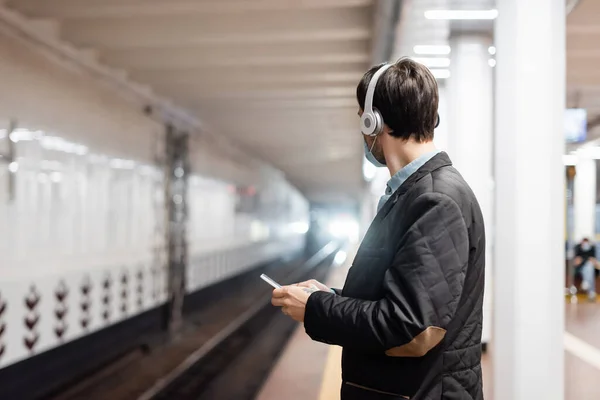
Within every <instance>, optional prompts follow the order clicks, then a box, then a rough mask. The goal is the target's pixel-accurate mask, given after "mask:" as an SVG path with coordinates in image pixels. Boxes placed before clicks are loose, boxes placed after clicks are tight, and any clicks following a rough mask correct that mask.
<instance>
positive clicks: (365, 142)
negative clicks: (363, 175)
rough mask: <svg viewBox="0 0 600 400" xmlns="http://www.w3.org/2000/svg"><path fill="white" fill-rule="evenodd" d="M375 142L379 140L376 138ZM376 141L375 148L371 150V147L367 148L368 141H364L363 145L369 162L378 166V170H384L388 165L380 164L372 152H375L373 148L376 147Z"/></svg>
mask: <svg viewBox="0 0 600 400" xmlns="http://www.w3.org/2000/svg"><path fill="white" fill-rule="evenodd" d="M375 140H377V138H375ZM375 140H374V141H373V146H371V149H370V150H369V146H367V141H366V140H364V139H363V144H364V146H365V157H366V158H367V160H368V161H369V162H370V163H371V164H373V165H374V166H376V167H377V168H383V167H385V166H386V165H385V164H382V163H380V162H379V161H377V159H376V158H375V156H374V155H373V153H372V152H371V151H372V150H373V147H374V146H375Z"/></svg>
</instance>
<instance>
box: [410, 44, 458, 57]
mask: <svg viewBox="0 0 600 400" xmlns="http://www.w3.org/2000/svg"><path fill="white" fill-rule="evenodd" d="M413 51H414V52H415V54H419V55H427V56H438V55H446V54H450V46H447V45H417V46H415V47H413Z"/></svg>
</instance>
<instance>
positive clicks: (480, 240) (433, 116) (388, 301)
mask: <svg viewBox="0 0 600 400" xmlns="http://www.w3.org/2000/svg"><path fill="white" fill-rule="evenodd" d="M357 98H358V103H359V115H360V116H361V130H362V133H363V138H362V140H363V142H364V149H365V155H366V157H367V159H368V160H369V161H370V162H371V163H373V164H374V165H376V166H378V167H387V168H388V169H389V171H390V175H391V177H392V178H391V179H390V180H389V182H388V185H387V189H386V193H385V194H383V196H382V198H381V200H380V202H379V210H378V213H377V215H376V217H375V219H374V220H373V222H372V223H371V226H370V228H369V230H368V232H367V233H366V236H365V238H364V239H363V241H362V243H361V245H360V248H359V249H358V252H357V254H356V257H355V259H354V262H353V264H352V268H351V269H350V271H349V273H348V276H347V278H346V282H345V284H344V287H343V289H341V290H340V289H330V288H329V287H327V286H326V285H324V284H322V283H320V282H317V281H315V280H310V281H307V282H302V283H299V284H296V285H291V286H284V287H282V288H281V289H276V290H274V291H273V298H272V303H273V305H275V306H279V307H282V311H283V313H284V314H286V315H288V316H290V317H291V318H293V319H295V320H296V321H300V322H304V327H305V330H306V332H307V334H308V335H309V336H310V337H311V338H312V339H313V340H316V341H319V342H323V343H327V344H332V345H339V346H342V347H343V357H342V380H343V384H342V388H341V398H342V400H353V399H363V400H364V399H408V398H410V399H430V400H433V399H436V400H437V399H442V398H443V399H448V400H451V399H452V400H462V399H475V400H480V399H483V390H482V377H481V326H482V306H483V292H484V290H483V289H484V268H485V233H484V222H483V216H482V214H481V210H480V208H479V205H478V202H477V199H476V198H475V196H474V194H473V192H472V191H471V189H470V188H469V186H468V185H467V183H466V182H465V181H464V179H463V178H462V177H461V175H460V174H459V173H458V171H457V170H456V169H455V168H454V167H453V166H452V162H451V161H450V158H449V157H448V155H447V154H446V153H444V152H439V151H437V150H436V148H435V146H434V145H433V135H434V129H435V127H436V126H437V122H438V121H439V117H438V115H437V108H438V87H437V82H436V80H435V78H434V77H433V75H432V73H431V71H429V70H428V69H427V68H426V67H425V66H423V65H422V64H419V63H417V62H415V61H413V60H410V59H401V60H399V61H398V62H396V63H394V64H391V65H388V64H384V65H379V66H376V67H373V68H371V69H370V70H369V71H368V72H367V73H366V74H365V75H364V76H363V78H362V80H361V81H360V83H359V84H358V87H357ZM473 145H474V149H475V148H476V146H477V144H476V143H474V144H473Z"/></svg>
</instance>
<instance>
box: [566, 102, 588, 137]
mask: <svg viewBox="0 0 600 400" xmlns="http://www.w3.org/2000/svg"><path fill="white" fill-rule="evenodd" d="M586 136H587V111H586V110H585V109H584V108H568V109H566V110H565V140H566V141H567V143H580V142H583V141H584V140H585V138H586Z"/></svg>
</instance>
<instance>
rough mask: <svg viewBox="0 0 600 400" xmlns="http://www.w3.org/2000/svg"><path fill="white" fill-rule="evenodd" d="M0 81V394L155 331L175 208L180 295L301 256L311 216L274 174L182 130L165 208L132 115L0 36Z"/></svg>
mask: <svg viewBox="0 0 600 400" xmlns="http://www.w3.org/2000/svg"><path fill="white" fill-rule="evenodd" d="M0 77H6V78H5V79H2V82H3V91H4V93H5V94H10V95H6V96H1V97H0V260H1V261H0V377H1V380H3V381H4V382H6V384H9V378H10V379H14V382H17V381H18V380H19V379H20V380H21V381H22V380H23V379H24V374H26V375H27V376H28V379H36V378H35V377H36V375H39V378H40V379H43V378H44V377H43V375H44V374H45V375H47V376H46V378H44V379H51V375H52V374H56V373H58V372H57V369H60V368H63V367H64V366H63V365H58V364H57V363H58V362H59V360H61V359H62V360H64V361H65V362H67V361H68V362H71V364H74V365H72V366H71V367H72V368H78V366H77V363H78V362H84V361H86V360H85V358H91V357H95V356H96V355H97V354H98V353H102V352H106V353H110V352H111V351H113V350H114V351H115V352H116V349H113V348H112V347H113V346H116V347H118V346H119V345H120V344H119V343H120V342H119V341H126V340H127V339H126V338H125V336H124V335H126V334H131V333H132V332H133V334H135V332H139V331H140V330H144V329H148V327H149V326H155V325H156V324H157V323H160V319H161V315H160V311H159V310H160V309H161V306H162V305H164V304H165V303H166V302H167V301H168V287H169V282H168V277H167V275H168V265H167V264H168V262H167V254H168V248H167V247H168V243H167V242H168V240H167V238H168V235H169V234H170V233H172V230H173V226H172V221H170V219H169V215H168V209H169V207H168V205H167V202H168V201H171V200H172V201H174V202H185V210H186V218H185V221H186V223H185V242H186V243H187V254H186V255H185V256H186V258H187V266H186V269H185V291H186V292H187V293H192V292H196V291H198V290H200V289H202V288H204V287H206V286H209V285H211V284H214V283H215V282H218V281H222V280H224V279H226V278H228V277H231V276H233V275H236V274H240V273H242V272H243V271H246V270H248V269H250V268H253V267H255V266H257V265H259V264H261V263H265V262H268V261H270V260H275V259H278V258H282V257H291V256H293V255H295V254H299V253H300V252H302V251H303V250H304V246H305V236H306V235H305V234H306V232H307V231H308V229H309V204H308V201H307V200H306V199H305V198H304V197H303V196H302V194H301V193H300V192H299V191H298V190H297V189H296V188H295V187H293V186H292V185H291V184H290V183H289V182H288V181H286V179H285V177H284V176H283V174H282V173H280V172H279V171H277V170H274V169H272V168H270V167H268V166H265V165H263V164H261V163H260V162H258V161H256V160H253V159H250V158H248V157H246V156H245V155H244V154H243V153H241V152H237V151H236V150H235V149H232V148H230V147H228V146H227V145H224V144H222V143H220V141H219V140H215V138H214V137H212V136H208V135H205V134H203V133H201V132H194V131H189V132H188V133H189V141H188V145H187V147H188V160H189V163H188V164H189V167H188V168H187V171H185V173H186V174H187V188H186V195H185V198H181V197H180V198H174V199H168V198H167V195H166V194H167V193H168V187H167V186H168V184H169V183H168V182H167V181H166V180H167V177H168V174H169V173H170V171H168V170H167V169H166V167H165V160H166V159H167V158H168V156H169V155H168V154H167V151H168V149H167V148H166V147H165V140H166V138H165V135H166V132H167V128H166V127H165V125H164V124H162V123H161V122H160V120H159V119H155V118H152V117H150V116H149V115H147V113H144V112H143V107H142V106H141V105H140V104H139V103H136V102H134V101H132V100H130V99H128V98H126V97H123V96H121V95H120V94H119V93H117V92H116V91H115V90H114V89H112V88H109V87H106V86H104V85H102V84H99V83H98V82H96V81H95V80H94V79H92V78H91V77H89V76H86V75H85V74H81V73H78V72H73V71H72V70H69V69H67V68H64V66H62V65H60V64H59V63H58V62H56V61H55V60H49V59H47V58H46V57H44V56H43V55H41V54H38V53H36V52H33V51H31V50H30V49H28V48H27V47H26V46H21V45H20V44H19V42H18V41H14V40H8V39H7V38H6V37H3V36H0ZM175 174H176V175H177V174H180V173H179V172H177V171H175ZM181 174H183V171H182V172H181ZM127 324H130V325H131V326H129V327H128V326H126V325H127ZM132 326H136V327H137V329H138V330H137V331H136V329H133V328H132ZM103 332H105V333H107V334H104V333H103ZM127 332H129V333H127ZM102 335H104V336H102ZM91 336H93V337H94V338H95V339H94V341H93V342H92V341H89V340H88V341H86V340H85V339H86V338H87V337H91ZM106 337H110V340H109V341H107V340H108V339H106ZM103 338H104V339H103ZM94 346H96V347H98V346H100V348H97V349H95V351H96V353H93V352H91V351H92V350H91V349H92V348H93V347H94ZM102 346H104V347H102ZM63 349H66V350H63ZM69 357H70V358H69ZM77 357H79V359H78V358H77ZM87 361H90V360H87ZM64 373H65V374H68V371H65V372H64ZM10 382H12V381H10ZM10 384H13V383H10ZM14 384H15V385H16V384H17V383H14Z"/></svg>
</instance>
